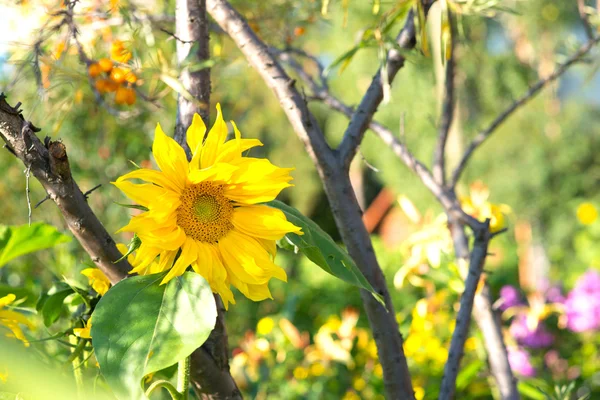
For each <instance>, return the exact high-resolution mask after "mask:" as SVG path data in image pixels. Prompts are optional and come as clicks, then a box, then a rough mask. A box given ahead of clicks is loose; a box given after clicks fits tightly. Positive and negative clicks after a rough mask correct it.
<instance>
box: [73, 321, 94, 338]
mask: <svg viewBox="0 0 600 400" xmlns="http://www.w3.org/2000/svg"><path fill="white" fill-rule="evenodd" d="M73 334H74V335H75V336H77V337H80V338H82V339H91V338H92V317H91V316H90V318H89V319H88V320H87V322H86V323H85V326H84V327H83V328H75V329H73Z"/></svg>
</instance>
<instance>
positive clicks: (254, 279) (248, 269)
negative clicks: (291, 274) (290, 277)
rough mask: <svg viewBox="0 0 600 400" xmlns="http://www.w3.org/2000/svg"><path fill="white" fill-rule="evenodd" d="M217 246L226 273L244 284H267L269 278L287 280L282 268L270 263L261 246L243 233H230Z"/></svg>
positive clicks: (269, 258) (233, 231)
mask: <svg viewBox="0 0 600 400" xmlns="http://www.w3.org/2000/svg"><path fill="white" fill-rule="evenodd" d="M218 246H219V250H220V252H221V256H222V257H223V262H224V264H225V265H226V266H227V271H228V272H230V273H231V274H233V275H235V277H236V278H237V279H239V280H241V281H242V282H244V283H249V284H255V285H258V284H263V283H267V282H268V281H269V280H270V279H271V278H277V279H279V280H282V281H286V280H287V276H286V273H285V271H284V270H283V268H281V267H279V266H277V265H275V264H274V263H273V261H271V257H270V255H269V253H268V252H267V251H266V250H265V249H264V248H263V247H262V245H261V244H260V243H258V241H256V240H255V239H253V238H251V237H249V236H247V235H245V234H243V233H239V232H237V231H235V230H232V231H230V232H229V233H228V234H227V235H226V236H225V237H223V238H221V239H220V240H219V244H218ZM230 279H231V276H230ZM232 283H233V280H232Z"/></svg>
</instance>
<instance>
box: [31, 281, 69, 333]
mask: <svg viewBox="0 0 600 400" xmlns="http://www.w3.org/2000/svg"><path fill="white" fill-rule="evenodd" d="M72 293H74V290H73V289H72V288H71V287H70V286H69V285H67V284H65V283H63V282H60V283H58V284H57V285H56V286H55V287H54V288H52V289H51V290H50V291H49V292H48V294H43V295H42V296H41V297H40V299H39V301H38V303H37V305H36V307H35V308H36V310H37V311H38V312H39V313H40V314H41V315H42V317H43V319H44V325H45V326H46V327H48V326H50V325H52V324H53V323H55V322H56V321H57V320H58V318H59V317H60V314H61V311H62V308H63V303H64V301H65V299H66V298H67V296H69V295H70V294H72Z"/></svg>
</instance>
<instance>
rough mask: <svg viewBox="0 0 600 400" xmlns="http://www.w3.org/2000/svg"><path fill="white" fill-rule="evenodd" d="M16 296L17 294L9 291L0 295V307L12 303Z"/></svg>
mask: <svg viewBox="0 0 600 400" xmlns="http://www.w3.org/2000/svg"><path fill="white" fill-rule="evenodd" d="M16 298H17V296H15V295H14V294H12V293H10V294H7V295H6V296H4V297H0V308H2V307H5V306H7V305H9V304H10V303H12V302H13V301H15V299H16Z"/></svg>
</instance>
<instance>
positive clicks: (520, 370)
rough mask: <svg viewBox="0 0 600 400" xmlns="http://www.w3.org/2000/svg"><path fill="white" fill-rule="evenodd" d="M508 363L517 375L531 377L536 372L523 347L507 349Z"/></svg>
mask: <svg viewBox="0 0 600 400" xmlns="http://www.w3.org/2000/svg"><path fill="white" fill-rule="evenodd" d="M508 363H509V364H510V368H511V369H512V370H513V371H514V372H516V373H517V374H519V375H522V376H525V377H528V378H531V377H534V376H535V374H536V370H535V368H534V367H533V365H531V360H530V356H529V353H528V352H527V351H525V350H523V349H520V348H512V349H508Z"/></svg>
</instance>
